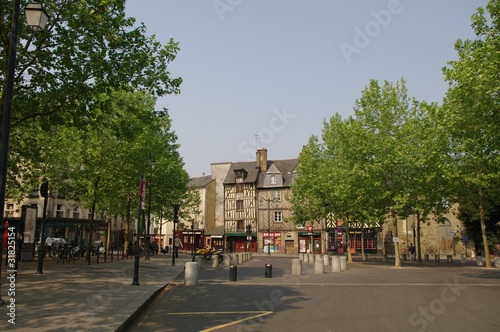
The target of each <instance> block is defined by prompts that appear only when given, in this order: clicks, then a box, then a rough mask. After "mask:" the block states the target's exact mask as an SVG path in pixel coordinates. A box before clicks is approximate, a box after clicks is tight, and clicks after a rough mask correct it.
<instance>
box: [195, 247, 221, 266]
mask: <svg viewBox="0 0 500 332" xmlns="http://www.w3.org/2000/svg"><path fill="white" fill-rule="evenodd" d="M194 254H195V256H200V255H201V256H203V259H204V260H206V261H211V260H212V256H214V255H215V256H216V259H218V260H219V263H222V262H223V261H224V256H223V255H222V253H220V252H219V251H217V249H215V248H205V247H201V248H197V249H196V251H195V253H194ZM195 256H193V262H194V258H195Z"/></svg>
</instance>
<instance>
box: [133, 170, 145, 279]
mask: <svg viewBox="0 0 500 332" xmlns="http://www.w3.org/2000/svg"><path fill="white" fill-rule="evenodd" d="M145 195H146V179H145V178H144V177H141V183H140V185H139V208H138V210H139V211H138V212H137V231H136V235H135V257H134V279H133V280H132V285H134V286H137V285H139V257H140V254H141V249H140V246H139V240H140V235H139V234H141V212H142V211H141V210H142V202H144V198H145Z"/></svg>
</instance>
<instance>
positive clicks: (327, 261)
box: [323, 255, 330, 266]
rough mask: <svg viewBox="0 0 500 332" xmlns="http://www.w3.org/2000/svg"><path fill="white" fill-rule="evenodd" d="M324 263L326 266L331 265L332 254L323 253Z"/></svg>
mask: <svg viewBox="0 0 500 332" xmlns="http://www.w3.org/2000/svg"><path fill="white" fill-rule="evenodd" d="M323 265H324V266H329V265H330V256H328V255H323Z"/></svg>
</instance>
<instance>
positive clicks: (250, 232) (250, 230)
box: [247, 225, 252, 235]
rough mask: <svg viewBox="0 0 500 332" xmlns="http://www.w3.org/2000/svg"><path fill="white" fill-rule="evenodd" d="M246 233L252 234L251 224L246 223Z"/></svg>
mask: <svg viewBox="0 0 500 332" xmlns="http://www.w3.org/2000/svg"><path fill="white" fill-rule="evenodd" d="M247 235H252V226H251V225H247Z"/></svg>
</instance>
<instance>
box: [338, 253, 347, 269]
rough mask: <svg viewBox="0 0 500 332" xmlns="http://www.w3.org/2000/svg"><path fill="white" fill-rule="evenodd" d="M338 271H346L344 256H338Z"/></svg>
mask: <svg viewBox="0 0 500 332" xmlns="http://www.w3.org/2000/svg"><path fill="white" fill-rule="evenodd" d="M339 260H340V271H342V272H345V271H347V257H346V256H340V258H339Z"/></svg>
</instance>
